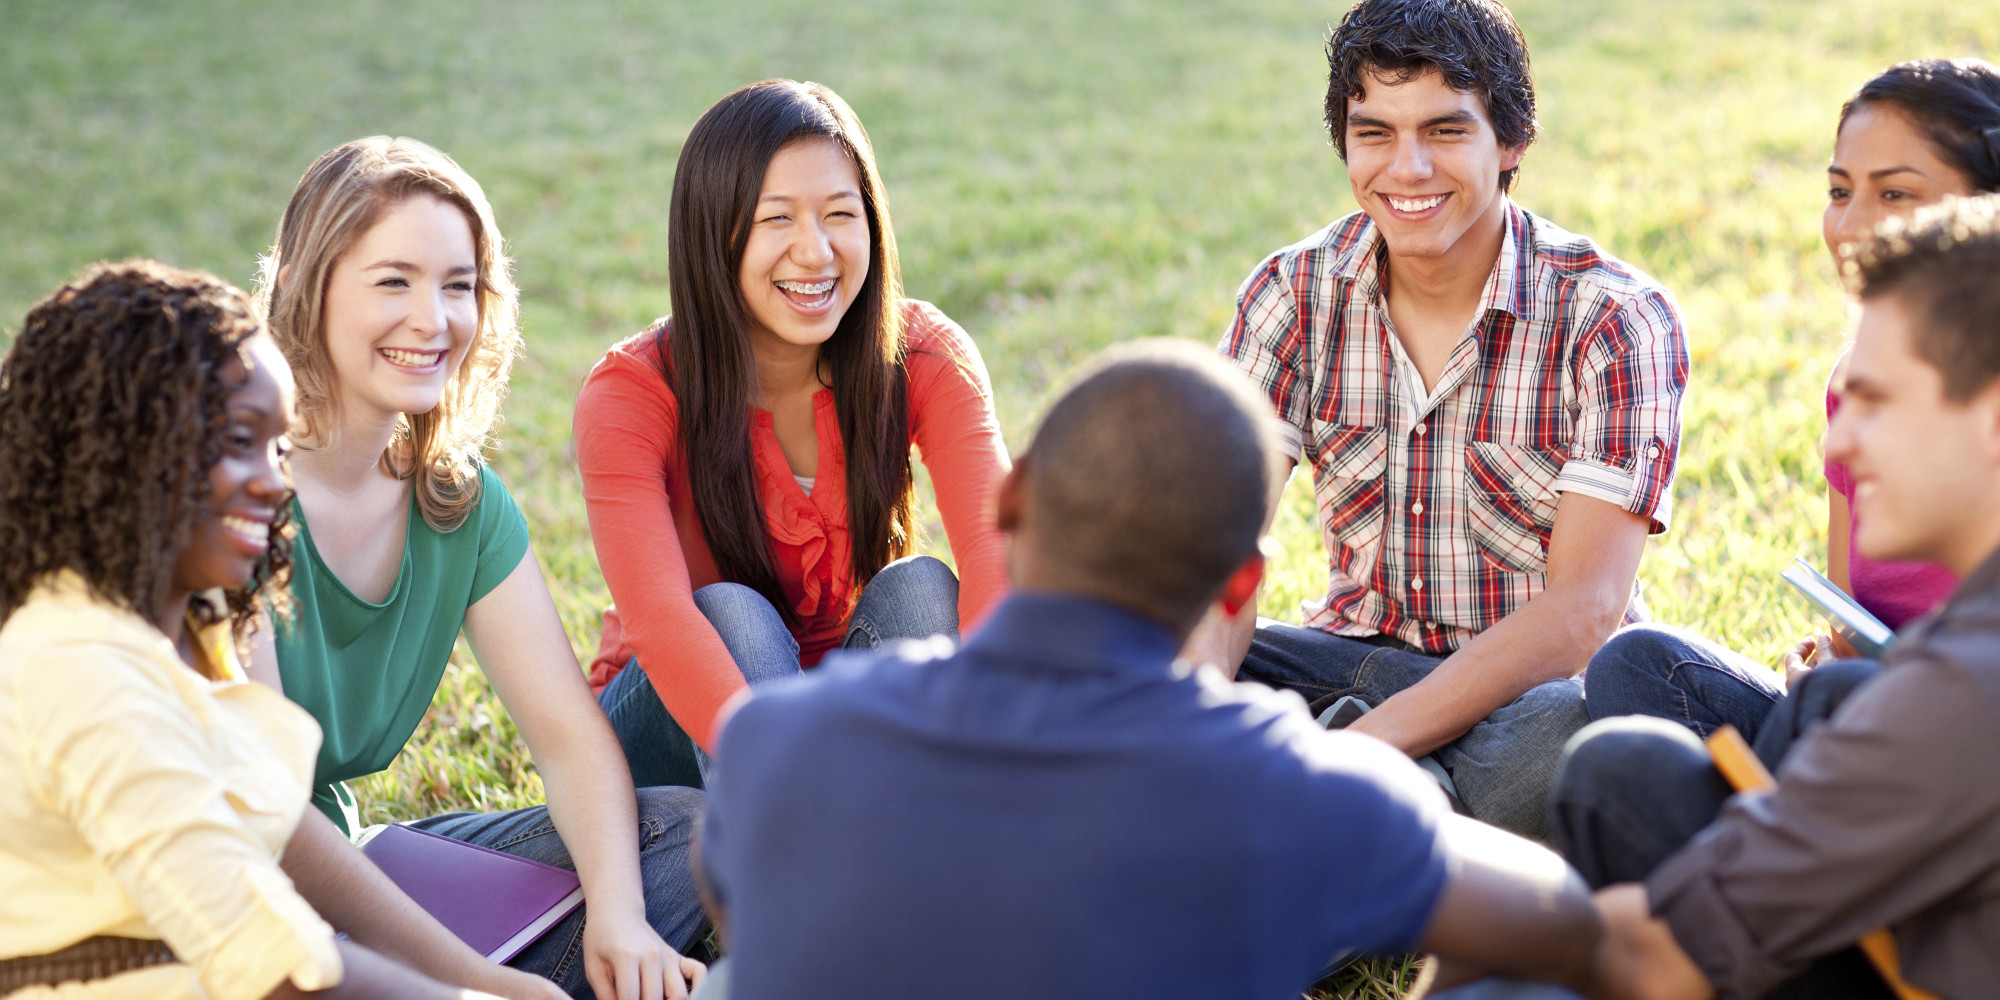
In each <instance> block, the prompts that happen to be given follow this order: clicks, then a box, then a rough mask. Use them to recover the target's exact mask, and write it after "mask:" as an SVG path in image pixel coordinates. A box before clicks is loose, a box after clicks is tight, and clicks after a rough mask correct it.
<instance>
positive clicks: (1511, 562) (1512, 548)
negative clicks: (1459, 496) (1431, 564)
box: [1465, 441, 1568, 574]
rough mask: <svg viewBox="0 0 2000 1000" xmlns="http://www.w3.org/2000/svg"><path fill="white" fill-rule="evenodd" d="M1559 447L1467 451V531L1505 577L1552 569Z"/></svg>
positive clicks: (1491, 445) (1472, 445) (1479, 445)
mask: <svg viewBox="0 0 2000 1000" xmlns="http://www.w3.org/2000/svg"><path fill="white" fill-rule="evenodd" d="M1567 460H1568V455H1567V454H1566V453H1565V452H1564V451H1563V450H1562V449H1560V448H1551V447H1543V446H1538V445H1511V444H1500V443H1498V442H1494V441H1472V442H1468V443H1467V444H1466V446H1465V494H1466V506H1467V510H1466V515H1467V517H1466V521H1467V528H1468V530H1469V531H1470V533H1471V535H1472V541H1473V545H1474V547H1475V548H1477V549H1478V551H1479V555H1480V559H1481V560H1482V561H1483V562H1485V563H1487V564H1488V566H1489V567H1490V568H1493V569H1497V570H1500V571H1502V572H1507V573H1536V574H1539V573H1542V572H1544V571H1546V570H1547V568H1548V558H1549V533H1550V532H1551V531H1552V530H1553V529H1554V528H1555V523H1556V499H1557V497H1556V489H1555V486H1556V477H1557V476H1559V475H1561V474H1562V467H1563V463H1564V462H1566V461H1567Z"/></svg>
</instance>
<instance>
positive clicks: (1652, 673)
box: [1584, 623, 1785, 740]
mask: <svg viewBox="0 0 2000 1000" xmlns="http://www.w3.org/2000/svg"><path fill="white" fill-rule="evenodd" d="M1584 692H1585V698H1586V699H1587V700H1588V702H1589V706H1590V717H1591V718H1592V719H1609V718H1615V717H1617V716H1621V715H1650V716H1654V717H1656V718H1661V719H1669V720H1672V721H1674V722H1678V723H1680V724H1681V725H1683V726H1686V727H1688V728H1689V729H1692V730H1694V732H1695V734H1696V735H1698V736H1701V737H1704V738H1706V737H1707V736H1708V734H1710V733H1712V732H1715V731H1716V730H1717V729H1720V728H1722V727H1723V726H1724V725H1731V726H1735V727H1736V729H1737V731H1738V732H1741V733H1742V734H1743V738H1744V739H1746V740H1755V739H1756V738H1757V733H1758V731H1759V730H1760V729H1762V728H1763V725H1764V719H1765V717H1766V716H1768V715H1770V714H1771V709H1772V707H1773V706H1775V705H1777V703H1778V699H1780V698H1782V697H1784V694H1785V687H1784V678H1783V677H1782V676H1780V675H1779V674H1778V673H1777V671H1774V670H1772V669H1770V668H1769V667H1766V666H1764V665H1762V664H1759V663H1757V662H1755V661H1753V660H1751V659H1749V658H1748V657H1745V656H1742V655H1740V654H1737V653H1735V652H1733V651H1731V650H1729V649H1726V648H1724V647H1722V646H1720V645H1717V644H1716V643H1714V642H1711V641H1709V640H1707V639H1704V638H1702V637H1701V636H1699V635H1696V634H1694V633H1693V632H1689V631H1687V630H1686V629H1680V628H1675V627H1673V626H1671V625H1657V624H1652V623H1645V624H1639V625H1628V626H1626V627H1624V628H1622V629H1619V630H1618V631H1617V632H1615V633H1613V634H1612V636H1611V638H1610V640H1609V641H1607V642H1605V644H1604V646H1603V647H1602V648H1600V649H1599V650H1598V651H1597V654H1596V655H1595V656H1592V657H1591V658H1590V667H1589V669H1587V670H1585V671H1584Z"/></svg>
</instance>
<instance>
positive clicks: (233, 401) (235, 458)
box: [173, 334, 296, 593]
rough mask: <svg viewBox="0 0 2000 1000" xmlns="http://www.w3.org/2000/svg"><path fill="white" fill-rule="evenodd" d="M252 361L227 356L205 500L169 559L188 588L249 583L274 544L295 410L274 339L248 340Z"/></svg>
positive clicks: (176, 579) (178, 584)
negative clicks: (229, 384) (218, 441)
mask: <svg viewBox="0 0 2000 1000" xmlns="http://www.w3.org/2000/svg"><path fill="white" fill-rule="evenodd" d="M243 356H244V357H245V358H247V359H248V361H249V364H248V365H245V364H243V363H242V362H231V363H230V364H229V366H228V368H227V369H225V370H224V372H223V373H222V377H223V378H224V379H228V380H232V381H235V382H236V383H237V384H236V387H235V389H234V390H233V391H231V392H230V394H229V402H228V404H227V406H226V407H225V408H224V411H223V417H222V419H223V421H224V423H223V428H222V454H221V456H220V457H219V458H217V459H216V462H215V464H214V465H212V466H210V467H209V469H208V500H207V503H206V505H205V509H204V511H203V513H202V517H201V519H200V520H199V521H197V522H196V523H195V526H194V534H193V535H192V536H191V537H190V538H189V539H188V544H187V546H186V547H185V548H183V549H181V551H180V555H179V557H178V558H177V559H176V560H175V562H174V575H173V586H174V589H175V590H177V591H181V592H185V593H192V592H195V591H201V590H208V589H211V588H214V587H223V588H226V589H230V590H234V589H236V588H239V587H242V586H244V585H246V584H248V583H249V582H250V577H251V574H252V573H254V572H255V571H256V568H257V563H258V562H259V561H260V560H262V559H263V558H264V554H265V552H267V551H268V550H269V549H270V547H271V523H272V522H273V521H275V520H276V519H277V516H278V511H279V509H280V508H282V507H283V506H284V504H285V502H286V500H287V498H289V497H290V495H291V487H290V486H289V485H288V481H287V478H286V476H285V454H286V452H288V451H289V450H290V448H291V445H290V442H289V441H287V439H286V437H285V433H286V430H287V428H289V427H290V426H291V423H292V420H293V417H294V409H293V407H294V405H295V399H296V392H295V390H294V388H293V385H292V370H291V368H290V367H289V366H287V365H286V364H285V356H284V355H283V354H281V353H280V352H279V351H278V345H277V344H275V343H273V342H272V341H271V338H269V337H267V336H264V335H263V334H259V335H257V336H255V337H252V338H250V340H249V341H248V342H247V343H245V345H244V347H243Z"/></svg>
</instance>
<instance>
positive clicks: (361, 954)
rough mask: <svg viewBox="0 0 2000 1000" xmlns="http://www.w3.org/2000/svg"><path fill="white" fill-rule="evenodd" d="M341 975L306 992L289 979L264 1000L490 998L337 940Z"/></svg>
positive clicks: (487, 995)
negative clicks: (332, 983) (334, 983)
mask: <svg viewBox="0 0 2000 1000" xmlns="http://www.w3.org/2000/svg"><path fill="white" fill-rule="evenodd" d="M334 946H335V947H337V948H339V949H340V963H341V966H342V967H343V970H344V971H343V974H342V975H341V978H340V985H338V986H335V987H333V988H332V989H326V990H316V991H314V992H311V993H307V992H305V991H303V990H300V989H299V988H298V987H296V986H293V985H292V984H291V981H290V980H287V981H285V982H283V983H280V984H279V985H278V988H277V989H275V990H272V991H271V992H270V993H268V994H266V995H265V1000H307V998H311V1000H372V998H374V997H403V998H406V1000H486V998H489V997H491V996H492V994H488V993H477V992H474V991H472V990H468V989H463V988H460V987H457V986H448V985H446V984H444V983H440V982H438V981H437V980H435V979H432V978H430V977H428V976H425V975H424V974H423V973H420V972H416V971H413V970H410V969H407V968H404V967H403V966H401V965H398V964H396V963H395V962H392V961H390V960H388V959H386V958H384V957H382V956H380V955H377V954H375V953H374V952H372V951H369V950H368V949H366V948H363V947H361V946H360V945H358V944H355V943H354V942H352V941H337V942H335V943H334Z"/></svg>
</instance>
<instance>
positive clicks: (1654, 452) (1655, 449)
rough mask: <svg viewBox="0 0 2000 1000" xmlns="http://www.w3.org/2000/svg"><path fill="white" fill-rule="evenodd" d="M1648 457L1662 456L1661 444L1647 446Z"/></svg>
mask: <svg viewBox="0 0 2000 1000" xmlns="http://www.w3.org/2000/svg"><path fill="white" fill-rule="evenodd" d="M1646 457H1647V458H1659V457H1660V446H1659V445H1654V446H1652V447H1651V448H1647V449H1646Z"/></svg>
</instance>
